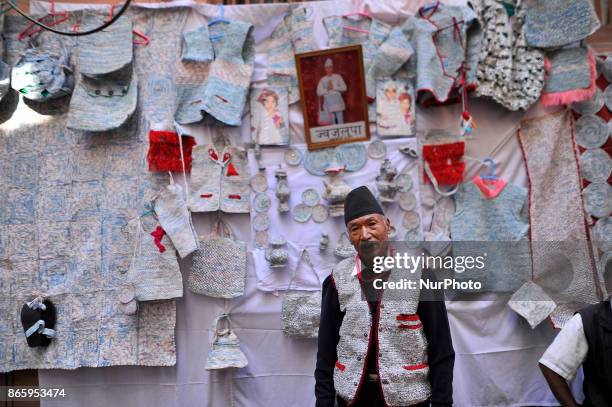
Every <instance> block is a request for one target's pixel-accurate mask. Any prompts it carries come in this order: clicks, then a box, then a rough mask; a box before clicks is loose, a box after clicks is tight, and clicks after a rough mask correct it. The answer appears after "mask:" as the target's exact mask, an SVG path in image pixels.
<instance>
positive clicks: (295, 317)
mask: <svg viewBox="0 0 612 407" xmlns="http://www.w3.org/2000/svg"><path fill="white" fill-rule="evenodd" d="M302 259H303V260H304V261H305V262H306V263H307V264H308V265H309V266H310V269H311V270H312V272H313V273H314V274H315V276H317V281H319V276H318V275H317V273H315V271H314V266H313V265H312V262H311V261H310V256H309V255H308V252H307V251H306V250H305V249H304V250H303V251H302V254H301V255H300V259H299V260H298V263H297V265H296V266H295V270H294V271H293V276H291V280H290V281H289V284H288V285H287V291H285V293H284V294H283V305H282V309H281V329H282V331H283V333H284V334H285V335H286V336H293V337H297V338H316V337H317V336H318V335H319V320H320V317H321V290H318V291H299V290H291V284H292V283H293V280H294V279H295V276H296V274H297V270H298V268H299V266H300V262H301V260H302ZM319 282H320V281H319Z"/></svg>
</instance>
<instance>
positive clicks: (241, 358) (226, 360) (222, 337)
mask: <svg viewBox="0 0 612 407" xmlns="http://www.w3.org/2000/svg"><path fill="white" fill-rule="evenodd" d="M222 319H226V320H227V324H228V328H225V329H219V322H220V321H221V320H222ZM229 324H230V318H229V315H227V314H221V315H219V316H218V317H217V318H215V322H214V326H213V329H214V330H215V335H214V336H213V340H212V344H211V345H210V350H209V351H208V357H207V358H206V366H205V367H204V368H205V369H206V370H216V369H227V368H229V367H236V368H242V367H245V366H247V365H248V363H249V362H248V361H247V358H246V356H245V355H244V353H243V352H242V350H240V340H238V337H237V336H236V334H235V333H234V331H232V329H231V328H230V327H229Z"/></svg>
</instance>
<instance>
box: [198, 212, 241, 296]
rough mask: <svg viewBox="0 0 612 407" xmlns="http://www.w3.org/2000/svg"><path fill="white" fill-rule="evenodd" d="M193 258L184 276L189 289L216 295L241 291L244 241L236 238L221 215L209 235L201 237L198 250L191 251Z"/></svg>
mask: <svg viewBox="0 0 612 407" xmlns="http://www.w3.org/2000/svg"><path fill="white" fill-rule="evenodd" d="M221 233H222V234H221ZM192 260H193V263H192V265H191V270H190V271H189V275H188V277H187V288H188V289H189V290H190V291H192V292H194V293H196V294H202V295H208V296H209V297H217V298H235V297H239V296H241V295H243V294H244V285H245V278H246V261H247V252H246V244H245V243H244V242H240V241H237V240H235V239H234V236H233V234H232V231H231V230H230V228H229V226H228V225H227V223H225V222H224V221H223V220H221V219H220V218H219V219H218V220H217V223H216V225H215V227H214V228H213V230H212V232H211V234H210V235H208V236H206V237H204V238H201V239H200V249H199V250H197V251H195V252H194V253H193V257H192Z"/></svg>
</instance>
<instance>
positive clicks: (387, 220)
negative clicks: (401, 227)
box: [385, 216, 391, 231]
mask: <svg viewBox="0 0 612 407" xmlns="http://www.w3.org/2000/svg"><path fill="white" fill-rule="evenodd" d="M385 221H386V223H387V230H388V231H391V219H389V218H387V217H386V216H385Z"/></svg>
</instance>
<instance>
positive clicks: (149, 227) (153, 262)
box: [127, 216, 183, 301]
mask: <svg viewBox="0 0 612 407" xmlns="http://www.w3.org/2000/svg"><path fill="white" fill-rule="evenodd" d="M127 226H128V228H129V234H130V235H131V238H132V240H131V241H133V242H134V251H133V256H132V262H131V264H130V269H129V270H128V275H127V277H128V280H129V281H130V283H131V284H132V285H133V286H134V291H135V292H134V294H135V299H136V300H137V301H153V300H167V299H170V298H177V297H182V296H183V278H182V276H181V270H180V269H179V264H178V261H177V259H176V251H175V249H174V246H173V245H172V241H171V240H170V238H169V237H168V235H167V234H166V232H165V231H164V229H162V227H161V226H160V225H159V223H158V222H157V221H156V220H155V219H154V218H153V216H145V217H143V218H136V219H134V220H132V221H130V222H129V223H128V225H127Z"/></svg>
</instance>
